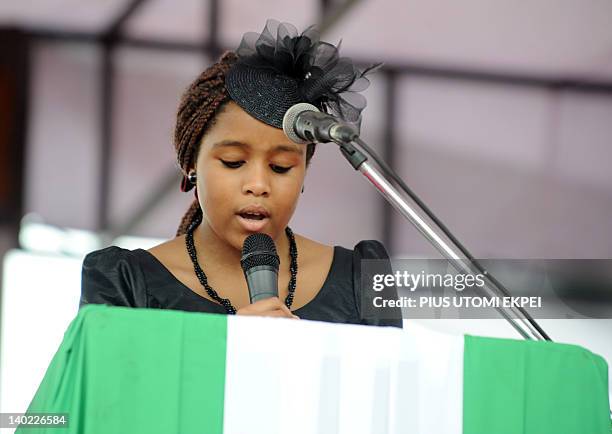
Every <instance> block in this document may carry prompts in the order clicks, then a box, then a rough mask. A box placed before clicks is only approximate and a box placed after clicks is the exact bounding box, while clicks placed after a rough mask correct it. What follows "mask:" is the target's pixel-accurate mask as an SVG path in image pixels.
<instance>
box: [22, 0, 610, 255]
mask: <svg viewBox="0 0 612 434" xmlns="http://www.w3.org/2000/svg"><path fill="white" fill-rule="evenodd" d="M208 2H209V14H208V21H207V23H206V24H207V28H208V29H209V33H208V41H207V42H202V43H196V44H194V43H185V42H180V41H177V42H171V41H164V40H157V39H151V38H148V39H143V38H134V37H129V36H126V35H124V34H123V29H124V27H125V24H126V22H127V21H128V20H129V19H130V18H131V17H132V16H133V15H134V14H135V13H136V11H138V10H139V9H140V8H141V7H143V6H144V5H146V4H147V1H146V0H131V1H129V2H128V4H127V5H126V7H125V8H124V10H123V11H121V13H119V14H118V15H117V17H116V18H115V19H114V20H113V22H112V23H111V24H110V25H109V26H108V28H107V30H106V31H104V32H102V34H90V33H82V32H61V31H55V30H44V29H38V30H30V31H29V35H30V36H31V38H33V39H35V40H45V41H69V42H86V43H95V44H100V45H101V46H102V47H103V50H102V61H101V67H100V68H101V71H100V72H101V78H100V86H99V97H100V101H101V107H102V110H101V113H100V131H99V137H100V148H101V158H100V176H101V182H100V187H99V195H98V211H97V215H98V217H97V228H98V230H99V232H100V233H102V234H106V236H107V238H109V239H112V238H114V237H116V236H118V235H121V234H125V233H128V232H129V231H130V230H131V229H132V228H133V227H135V226H136V225H137V223H138V221H139V220H141V219H142V218H143V216H144V215H146V214H147V213H149V212H151V211H152V210H153V209H154V208H155V206H156V205H157V204H158V203H160V202H161V201H160V198H161V197H163V196H164V195H166V194H168V193H169V192H171V191H172V190H173V189H174V187H175V186H176V183H177V182H178V179H179V174H177V173H176V170H173V171H172V173H169V174H168V175H167V176H165V177H164V178H163V179H160V181H159V183H158V185H157V186H156V187H154V188H152V193H151V196H150V197H149V198H147V199H145V201H144V202H143V203H142V204H141V205H140V206H139V207H137V208H136V209H135V210H134V212H133V213H132V214H131V216H130V217H128V218H127V219H126V220H125V221H124V222H120V223H114V224H113V223H112V222H110V220H109V212H108V210H109V204H110V172H111V164H112V137H113V121H112V107H113V93H114V92H113V91H114V87H115V75H116V74H115V63H114V60H113V59H114V56H113V54H114V50H115V49H116V48H117V46H119V45H121V46H125V47H134V48H147V49H155V50H160V51H173V52H177V51H178V52H188V53H201V54H204V55H206V56H207V57H209V58H217V57H218V56H219V54H220V53H222V52H223V51H224V49H225V47H222V46H221V45H220V42H219V22H220V20H219V18H220V14H221V13H222V10H221V6H222V4H221V3H220V2H219V0H208ZM319 3H320V11H321V15H320V16H321V25H320V26H319V27H320V28H321V30H322V32H325V31H326V30H328V29H330V28H331V27H333V25H334V24H335V23H337V22H338V21H339V20H340V19H341V18H342V17H343V16H344V15H345V14H346V13H347V12H348V11H349V10H350V9H351V8H352V7H353V6H355V5H356V4H357V3H359V0H339V1H333V0H319ZM356 62H357V63H358V64H361V65H366V64H371V63H372V62H369V61H368V59H356ZM380 74H381V75H384V77H385V82H386V89H385V103H384V107H385V113H384V118H385V125H384V131H385V136H384V137H383V142H384V143H383V144H384V146H385V148H384V150H383V152H382V154H383V156H384V158H385V160H386V161H387V162H388V164H389V165H390V166H391V167H392V168H393V169H396V168H395V167H393V166H394V162H395V160H396V158H395V156H396V154H397V146H398V143H397V140H396V138H395V136H394V132H395V129H396V128H395V126H396V125H395V124H396V113H397V108H398V100H397V98H398V97H397V95H398V81H399V79H401V78H402V77H405V76H425V77H429V78H439V79H444V80H448V79H458V80H469V81H477V82H486V83H496V84H503V85H515V86H520V87H525V86H527V87H537V88H545V89H550V90H553V91H567V90H571V91H576V92H584V93H597V94H605V95H610V96H612V82H607V81H576V80H571V79H562V78H561V79H559V78H543V77H539V76H530V75H521V74H505V73H493V72H486V71H479V70H471V69H461V68H440V67H433V66H430V65H424V64H415V63H400V62H387V63H386V64H385V65H384V66H383V67H382V68H381V71H380ZM381 200H382V199H381ZM383 202H384V205H383V206H382V208H381V212H382V218H381V234H382V241H383V243H384V244H385V245H386V246H388V248H389V250H390V251H393V248H394V247H397V246H393V245H392V244H393V243H392V242H393V239H394V237H393V225H392V220H393V210H392V207H391V205H389V204H388V203H387V202H385V201H383Z"/></svg>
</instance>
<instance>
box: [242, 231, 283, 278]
mask: <svg viewBox="0 0 612 434" xmlns="http://www.w3.org/2000/svg"><path fill="white" fill-rule="evenodd" d="M279 264H280V259H279V258H278V254H277V253H276V245H275V244H274V240H273V239H272V237H271V236H270V235H267V234H260V233H256V234H251V235H249V236H248V237H246V239H245V240H244V244H243V245H242V258H241V259H240V265H241V266H242V270H243V271H244V272H246V271H247V270H248V269H250V268H251V267H256V266H258V265H268V266H270V267H274V269H276V270H277V271H278V267H279Z"/></svg>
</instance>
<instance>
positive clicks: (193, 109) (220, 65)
mask: <svg viewBox="0 0 612 434" xmlns="http://www.w3.org/2000/svg"><path fill="white" fill-rule="evenodd" d="M237 60H238V57H237V56H236V53H234V52H232V51H228V52H226V53H225V54H223V56H221V59H219V61H218V62H217V63H215V64H213V65H212V66H210V67H209V68H207V69H206V70H204V71H203V72H202V73H201V74H200V75H199V76H198V77H197V78H196V79H195V80H194V82H193V83H191V85H189V87H188V88H187V90H186V91H185V93H184V94H183V96H182V98H181V102H180V104H179V108H178V113H177V115H176V126H175V128H174V147H175V150H176V156H177V161H178V165H179V167H180V168H181V170H182V171H183V174H185V175H186V174H187V172H188V170H189V169H190V168H192V167H194V166H195V162H196V160H197V157H198V151H199V149H200V142H201V141H202V137H203V136H204V134H205V132H206V131H207V130H208V128H210V127H211V126H212V125H213V124H214V121H215V116H216V115H217V114H218V113H219V112H220V110H221V109H222V108H223V106H224V105H225V104H226V103H227V102H228V101H231V99H230V96H229V94H228V92H227V89H226V88H225V74H226V73H227V71H228V70H229V69H230V68H231V67H232V66H233V65H234V64H235V63H236V61H237ZM315 146H316V145H315V144H314V143H310V144H308V147H307V149H306V167H308V165H309V163H310V159H311V158H312V156H313V154H314V151H315ZM201 214H202V210H201V208H200V203H199V202H198V200H197V199H194V201H193V202H192V203H191V205H190V207H189V209H188V210H187V212H186V213H185V215H184V216H183V218H182V219H181V223H180V225H179V227H178V229H177V231H176V236H177V237H178V236H180V235H183V234H185V233H186V232H187V228H188V227H189V225H190V224H191V223H192V221H194V219H196V218H199V217H200V216H201Z"/></svg>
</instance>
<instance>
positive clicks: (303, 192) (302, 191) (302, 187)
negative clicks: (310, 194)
mask: <svg viewBox="0 0 612 434" xmlns="http://www.w3.org/2000/svg"><path fill="white" fill-rule="evenodd" d="M302 193H304V184H302Z"/></svg>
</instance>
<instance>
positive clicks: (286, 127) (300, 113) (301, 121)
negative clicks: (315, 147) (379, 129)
mask: <svg viewBox="0 0 612 434" xmlns="http://www.w3.org/2000/svg"><path fill="white" fill-rule="evenodd" d="M283 131H284V132H285V134H286V135H287V137H289V138H290V139H291V140H292V141H294V142H295V143H300V144H303V143H312V142H342V143H347V142H351V141H353V140H355V139H356V138H358V137H359V133H358V131H357V129H356V128H355V127H354V126H352V125H351V124H348V123H346V122H342V121H340V120H338V119H336V118H335V117H333V116H331V115H328V114H326V113H322V112H321V111H320V110H319V109H318V108H316V107H315V106H314V105H312V104H308V103H298V104H295V105H293V106H291V107H290V108H289V110H287V111H286V112H285V116H284V117H283Z"/></svg>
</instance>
